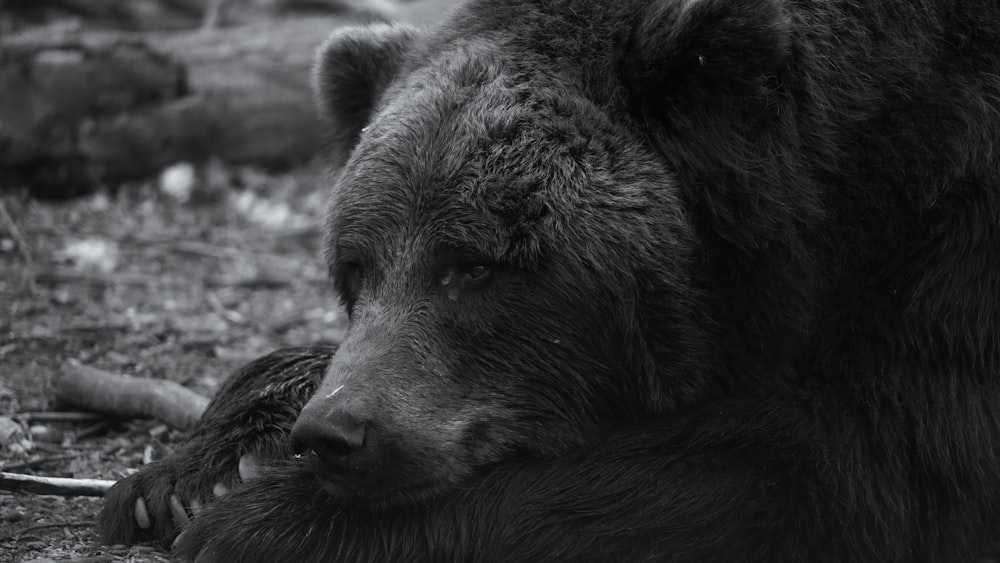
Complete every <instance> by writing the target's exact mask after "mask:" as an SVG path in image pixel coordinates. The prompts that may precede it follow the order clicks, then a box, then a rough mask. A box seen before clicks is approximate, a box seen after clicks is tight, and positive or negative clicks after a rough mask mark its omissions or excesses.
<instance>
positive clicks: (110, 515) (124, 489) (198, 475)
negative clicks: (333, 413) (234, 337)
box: [98, 346, 336, 547]
mask: <svg viewBox="0 0 1000 563" xmlns="http://www.w3.org/2000/svg"><path fill="white" fill-rule="evenodd" d="M335 350H336V348H333V347H324V346H313V347H308V348H288V349H284V350H279V351H277V352H274V353H271V354H268V355H267V356H264V357H262V358H259V359H257V360H254V361H253V362H251V363H249V364H247V365H246V366H244V367H243V368H241V369H240V370H239V371H237V372H236V373H234V374H233V375H232V376H230V377H229V379H228V380H227V381H226V383H225V385H223V386H222V388H221V389H219V392H218V394H217V395H216V396H215V398H214V399H213V400H212V402H211V403H209V405H208V408H207V409H205V413H204V414H203V415H202V417H201V420H200V421H199V424H198V427H197V428H196V429H195V430H194V431H193V432H192V433H191V435H190V436H189V437H188V438H187V440H186V441H185V443H184V446H183V447H182V448H181V449H180V450H179V451H177V452H175V453H174V455H172V456H170V457H168V458H166V459H163V460H159V461H156V462H154V463H152V464H150V465H148V466H146V467H144V468H143V469H142V471H140V472H139V473H137V474H135V475H132V476H130V477H127V478H125V479H122V480H121V481H119V482H118V483H116V484H115V486H114V487H112V489H111V491H109V492H108V495H107V497H105V500H104V508H103V510H102V511H101V515H100V518H99V522H98V527H99V529H100V532H101V538H102V539H103V540H104V541H105V542H107V543H125V544H132V543H137V542H141V541H148V540H151V539H158V540H160V541H161V542H162V543H163V544H164V545H165V546H166V547H169V545H170V542H171V541H172V540H173V538H174V537H175V536H176V535H177V534H178V532H180V530H179V529H178V528H177V526H176V524H175V522H174V520H173V518H172V516H171V511H170V496H171V495H176V496H177V497H178V499H182V502H184V503H185V504H187V502H188V501H190V500H191V499H198V500H199V501H201V502H203V503H205V504H207V503H209V502H210V501H211V499H212V497H213V488H214V486H215V485H216V484H221V485H223V486H225V487H227V488H233V487H235V486H237V485H238V484H239V483H238V482H237V465H238V464H239V460H240V457H241V456H243V455H246V454H250V455H253V456H255V457H256V458H257V459H258V460H259V461H261V462H267V461H270V460H283V459H287V458H288V457H290V456H291V454H292V452H291V448H289V445H288V432H289V431H290V430H291V428H292V424H294V422H295V418H296V417H297V416H298V414H299V411H300V410H301V409H302V406H303V405H304V404H305V403H306V401H307V400H308V399H309V397H310V396H311V395H312V393H313V391H315V389H316V387H317V386H318V385H319V382H320V380H321V379H322V378H323V374H324V373H325V372H326V367H327V365H329V363H330V358H331V357H332V356H333V353H334V351H335ZM138 497H142V498H143V499H144V501H145V503H146V507H147V511H148V512H149V516H150V521H151V523H152V527H151V528H150V529H148V530H143V529H141V528H139V527H138V526H137V525H136V520H135V501H136V499H137V498H138Z"/></svg>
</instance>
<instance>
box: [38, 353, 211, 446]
mask: <svg viewBox="0 0 1000 563" xmlns="http://www.w3.org/2000/svg"><path fill="white" fill-rule="evenodd" d="M51 386H52V390H53V392H54V393H55V395H56V396H57V397H59V398H60V399H62V400H64V401H67V402H69V403H71V404H73V405H76V406H78V407H82V408H85V409H88V410H92V411H94V412H100V413H104V414H110V415H114V416H120V417H134V418H155V419H156V420H159V421H160V422H163V423H164V424H167V425H169V426H171V427H173V428H176V429H178V430H189V429H191V428H193V427H194V425H195V424H196V423H197V422H198V419H200V418H201V414H202V413H203V412H205V407H206V406H207V405H208V401H209V400H208V398H207V397H204V396H202V395H199V394H198V393H195V392H194V391H191V390H190V389H188V388H186V387H184V386H182V385H180V384H178V383H175V382H173V381H168V380H165V379H151V378H148V377H125V376H121V375H118V374H115V373H111V372H107V371H104V370H100V369H97V368H93V367H90V366H85V365H83V364H81V363H80V362H77V361H74V360H71V361H68V362H66V363H64V364H63V365H62V368H61V369H60V371H59V373H57V374H56V375H55V376H53V378H52V382H51Z"/></svg>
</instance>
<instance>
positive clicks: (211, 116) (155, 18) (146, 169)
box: [0, 0, 456, 563]
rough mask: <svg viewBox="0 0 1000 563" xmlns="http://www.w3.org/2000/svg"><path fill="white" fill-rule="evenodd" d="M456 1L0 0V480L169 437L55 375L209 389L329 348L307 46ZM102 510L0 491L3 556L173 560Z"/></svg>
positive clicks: (333, 310) (164, 448) (105, 467)
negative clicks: (240, 371) (112, 535)
mask: <svg viewBox="0 0 1000 563" xmlns="http://www.w3.org/2000/svg"><path fill="white" fill-rule="evenodd" d="M455 3H456V0H410V1H403V0H343V1H338V0H0V472H12V473H19V474H23V475H32V476H43V477H69V478H73V479H105V480H115V479H118V478H121V477H122V476H124V475H127V474H129V473H131V472H133V471H136V470H137V469H138V468H139V467H141V466H142V465H143V464H145V463H149V462H151V461H153V460H155V459H158V458H159V457H162V456H164V455H167V454H168V453H169V452H170V451H172V450H173V449H174V448H175V447H176V445H177V444H178V443H179V442H180V441H181V440H183V436H184V434H183V428H178V427H177V425H171V424H169V423H166V422H164V421H163V420H157V419H152V418H144V417H135V416H122V415H117V416H116V415H115V414H114V413H111V412H102V410H101V409H100V408H94V406H93V405H92V404H91V405H89V406H88V405H84V404H81V403H82V401H80V400H79V397H75V396H73V394H72V393H70V394H68V395H69V396H67V393H66V392H65V389H60V384H59V382H58V380H59V378H60V377H65V376H66V375H67V372H68V371H69V372H71V373H70V375H79V374H80V373H84V374H87V373H100V374H105V375H107V376H108V377H120V378H129V379H132V378H141V379H139V380H140V381H155V382H160V381H165V382H171V384H173V383H176V384H179V385H181V386H183V387H184V388H185V389H186V390H187V391H190V392H191V393H194V394H197V395H199V396H203V397H210V396H211V395H212V394H213V393H214V392H215V390H216V389H217V388H218V387H219V385H220V383H221V382H222V381H224V379H225V378H226V377H227V376H228V374H229V373H230V372H231V371H232V370H233V369H235V368H236V367H238V366H239V365H241V364H243V363H245V362H246V361H248V360H250V359H253V358H254V357H257V356H259V355H262V354H265V353H267V352H269V351H271V350H274V349H276V348H280V347H284V346H296V345H303V344H310V343H316V342H327V343H336V342H338V341H339V340H340V339H341V337H342V335H343V332H344V330H345V328H346V316H345V315H344V314H343V312H342V311H341V309H340V307H339V304H338V303H337V301H336V299H335V297H334V296H333V295H332V293H331V292H330V291H329V288H328V283H327V279H326V273H325V271H324V266H323V264H322V261H321V257H320V254H321V248H320V242H321V235H322V233H321V229H322V221H323V216H324V213H325V205H326V203H325V202H326V192H327V189H328V187H329V171H328V170H327V169H326V166H325V165H324V163H323V158H322V154H321V153H322V144H323V134H324V132H323V127H322V122H321V121H320V120H319V119H318V118H317V115H316V112H315V110H314V108H313V102H312V92H311V89H310V68H311V65H312V58H313V54H314V51H315V50H316V48H317V47H318V46H319V45H320V44H321V43H322V41H323V40H324V39H325V38H326V36H327V35H328V34H329V33H330V32H331V31H332V30H333V29H334V28H336V27H338V26H343V25H349V24H363V23H365V22H371V21H385V20H396V21H405V22H409V23H412V24H415V25H426V24H433V23H435V22H436V21H439V20H440V19H441V18H442V17H443V15H444V14H445V12H446V11H447V10H449V9H451V8H452V7H453V5H454V4H455ZM81 366H82V367H81ZM81 370H91V371H81ZM99 508H100V500H99V499H98V498H90V497H81V496H76V495H70V494H67V495H37V494H30V493H29V494H25V493H15V492H12V491H11V490H9V489H8V490H5V489H4V488H3V486H2V483H0V561H3V562H6V561H18V562H20V561H30V562H33V563H43V562H48V561H59V560H83V561H90V562H100V561H139V562H145V561H168V560H169V559H168V557H167V556H166V555H165V554H163V553H162V552H160V551H158V550H156V549H154V548H151V547H143V546H140V547H124V546H115V547H110V548H109V547H107V546H101V545H99V544H98V543H97V540H96V536H95V535H94V534H93V522H94V519H95V517H96V514H97V511H98V510H99Z"/></svg>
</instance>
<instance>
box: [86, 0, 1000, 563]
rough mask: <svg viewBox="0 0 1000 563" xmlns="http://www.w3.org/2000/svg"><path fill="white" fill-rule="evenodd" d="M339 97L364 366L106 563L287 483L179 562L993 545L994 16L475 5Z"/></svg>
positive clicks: (130, 536) (621, 556)
mask: <svg viewBox="0 0 1000 563" xmlns="http://www.w3.org/2000/svg"><path fill="white" fill-rule="evenodd" d="M316 78H317V85H318V86H317V97H318V101H319V104H320V107H321V108H322V109H323V110H324V112H325V114H326V115H327V116H328V118H329V120H330V128H331V131H332V139H331V153H332V155H331V157H332V159H333V160H334V162H336V163H337V164H342V165H343V167H342V169H341V170H340V171H339V173H338V175H337V176H336V178H335V181H334V188H333V193H332V197H331V204H330V215H329V222H328V230H327V240H326V248H327V256H326V258H327V262H328V266H329V269H330V272H331V275H332V278H333V280H334V285H335V287H336V289H337V291H338V293H339V294H340V296H341V298H342V300H343V302H344V304H345V306H346V308H347V310H348V312H349V314H350V316H351V327H350V330H349V331H348V333H347V335H346V336H345V340H344V342H343V343H342V344H341V346H340V349H339V350H338V351H337V353H336V354H333V355H332V359H331V354H332V351H323V352H320V353H318V354H319V355H318V356H313V355H312V352H308V351H304V352H302V351H300V352H298V353H297V354H298V359H296V360H293V361H292V363H293V364H295V363H296V362H304V363H305V364H307V365H312V366H316V365H324V366H325V365H326V360H327V359H329V365H328V366H327V367H326V368H325V369H326V373H325V375H323V376H322V377H321V376H320V375H318V373H319V371H321V370H320V369H318V368H314V369H310V370H305V371H306V372H308V373H309V374H310V377H308V378H305V379H301V380H299V381H298V386H297V387H295V389H297V392H296V393H293V395H295V398H294V399H293V398H289V399H288V401H287V402H284V403H282V404H283V409H282V412H284V413H286V415H284V416H282V417H279V418H278V420H277V422H276V423H275V424H274V425H273V426H269V427H266V428H262V429H261V431H260V434H261V435H263V436H266V440H267V443H268V444H283V445H281V446H274V447H273V448H263V447H262V446H260V443H262V442H261V440H263V438H252V437H245V438H241V439H237V440H235V442H234V441H233V440H232V439H229V438H231V437H232V436H233V433H234V432H236V430H235V429H234V428H236V427H238V426H239V425H238V424H234V422H233V421H237V420H240V419H239V417H240V416H246V412H255V411H254V410H252V409H251V405H250V403H251V402H252V401H251V400H250V399H251V398H252V397H254V396H258V395H259V394H261V393H263V394H265V395H266V391H267V390H272V391H273V389H274V388H275V387H274V386H276V385H277V386H279V387H280V386H281V384H282V382H284V381H286V380H285V378H286V377H288V371H289V370H288V369H284V370H269V369H266V366H267V365H269V364H270V363H273V362H271V361H269V360H265V361H264V362H263V364H262V365H263V366H264V368H257V369H249V370H247V371H245V372H244V373H243V374H242V375H241V376H238V377H237V379H238V380H239V379H240V378H243V379H247V378H249V379H254V380H255V381H257V383H255V384H247V385H243V386H242V387H241V386H240V385H239V384H233V385H232V386H233V388H241V389H243V391H241V392H231V393H229V394H227V393H226V392H225V391H224V392H223V393H220V396H219V397H218V398H217V399H216V403H218V404H222V405H224V406H225V409H221V407H219V410H225V411H226V412H233V414H232V415H230V416H229V417H228V418H226V417H223V418H225V419H220V418H219V417H216V418H211V417H206V420H205V422H204V425H203V427H204V428H206V429H205V430H204V432H203V435H202V438H200V440H201V443H204V444H207V443H210V442H211V441H213V440H214V441H215V442H217V443H218V442H222V441H223V440H222V438H223V437H226V436H228V437H229V438H227V439H228V441H225V442H224V443H226V444H228V445H227V446H226V448H227V451H226V452H225V453H224V454H223V452H218V451H212V452H209V451H207V450H209V449H210V448H209V447H200V450H198V452H196V453H188V454H184V453H182V454H178V455H179V456H181V457H184V456H187V459H189V460H190V459H191V458H192V457H193V456H195V455H201V456H203V457H202V458H201V459H202V462H201V463H202V464H203V465H204V466H205V467H207V468H209V473H208V474H206V473H204V472H203V473H201V474H199V473H198V472H195V471H193V470H191V469H187V470H185V469H184V468H183V467H184V466H183V465H182V463H181V461H178V459H177V458H173V459H168V460H164V462H161V464H162V465H161V466H159V467H163V468H165V469H155V468H156V467H158V466H155V465H154V466H151V467H150V468H149V469H147V470H145V471H143V472H140V473H139V474H138V475H136V476H134V477H131V478H129V479H127V480H125V481H123V483H121V484H119V485H117V486H116V489H115V490H113V491H112V492H111V494H110V495H109V499H108V501H107V504H106V506H105V510H104V513H103V515H102V524H101V526H102V533H103V537H104V538H105V540H106V541H111V542H116V541H135V540H138V539H141V538H144V537H156V538H159V539H161V540H165V541H169V540H170V539H172V537H173V531H174V530H175V529H176V527H177V524H185V522H186V519H187V516H186V514H185V507H184V506H181V507H180V509H179V510H180V517H178V516H177V514H178V512H177V510H178V508H177V504H178V503H177V502H173V503H171V501H170V500H169V498H170V495H172V494H173V495H175V496H176V495H180V497H179V498H188V499H190V498H202V499H203V498H205V496H206V495H207V494H208V493H207V491H209V490H210V489H211V487H212V481H213V479H222V478H225V477H224V475H229V476H232V475H234V474H235V473H236V471H237V469H236V461H235V460H237V459H239V458H238V455H242V454H244V453H250V454H253V455H256V456H257V457H259V458H261V459H263V460H265V461H267V463H266V464H265V467H263V468H262V469H261V472H260V473H261V474H260V476H259V477H257V478H256V479H253V480H248V481H247V482H245V483H243V484H242V485H240V486H238V487H235V488H234V490H233V491H232V492H231V493H229V494H227V495H224V496H222V498H220V499H218V500H216V501H215V502H213V503H212V504H211V506H208V507H207V508H204V509H203V510H202V509H200V502H199V503H198V507H199V509H198V510H197V512H199V515H197V517H195V518H193V519H192V520H191V522H190V524H187V525H186V529H185V531H184V533H183V534H182V535H181V536H180V537H179V538H178V539H177V542H176V544H175V546H176V548H177V551H178V553H179V554H180V555H182V556H185V557H190V558H195V557H197V560H198V561H200V562H205V561H220V562H221V561H261V562H264V561H332V560H346V561H638V560H654V561H684V562H706V561H762V562H763V561H766V562H777V561H810V562H813V561H815V562H822V561H831V562H844V561H860V562H869V561H880V562H913V561H940V562H953V561H967V560H971V559H972V558H973V557H974V556H975V554H976V553H977V550H978V549H979V548H980V546H981V545H982V544H983V542H984V541H986V540H988V539H990V537H991V532H994V531H995V530H993V529H992V527H993V526H994V525H995V523H996V522H997V517H998V516H1000V514H998V511H1000V4H998V3H996V2H985V1H983V2H964V3H962V2H953V1H948V0H886V1H883V2H879V3H870V2H868V3H862V2H858V1H856V0H828V1H824V2H807V1H804V0H797V1H796V0H642V1H640V0H622V1H620V2H599V1H597V0H508V1H505V2H496V1H492V0H473V1H472V2H470V3H468V4H466V5H464V6H461V7H460V8H458V9H457V10H456V11H455V12H454V13H453V14H452V15H451V16H450V18H449V19H448V20H447V21H446V22H444V23H443V24H442V25H440V26H439V27H438V28H436V29H434V30H432V31H429V32H425V31H418V30H413V29H410V28H406V27H400V26H391V25H374V26H371V27H367V28H351V29H345V30H339V31H337V32H336V33H334V35H333V37H332V38H331V39H330V40H329V42H328V43H327V44H326V45H325V46H324V47H323V49H322V50H321V53H320V58H319V63H318V65H317V73H316ZM292 356H296V354H292ZM317 357H318V358H319V359H317ZM291 371H295V370H291ZM279 372H280V373H279ZM261 373H263V375H261ZM282 373H283V374H284V375H281V374H282ZM320 379H322V381H321V382H319V380H320ZM306 380H308V381H306ZM265 382H266V383H265ZM317 385H318V387H317ZM286 388H287V386H286ZM314 388H315V390H316V392H315V394H313V395H312V398H311V399H310V400H309V401H308V402H307V403H306V404H305V406H304V407H303V408H302V410H301V412H300V413H299V415H298V418H297V421H296V422H295V423H294V425H292V423H291V417H290V416H287V412H288V409H292V410H293V411H297V410H298V408H299V407H300V406H301V405H302V403H303V402H304V396H305V394H306V393H307V392H308V393H311V392H312V391H313V390H314ZM303 390H306V391H303ZM241 393H242V394H241ZM253 408H254V409H255V408H256V407H253ZM241 409H243V410H241ZM239 412H243V414H239ZM227 433H228V434H227ZM289 433H290V441H285V440H287V438H286V436H287V435H288V434H289ZM215 434H217V435H219V437H218V438H214V437H212V438H210V437H206V436H213V435H215ZM224 435H225V436H224ZM254 440H257V442H256V443H255V442H254ZM265 450H266V451H265ZM192 451H194V450H192ZM293 451H295V452H298V453H299V456H298V457H291V453H292V452H293ZM223 455H225V456H228V457H225V458H223ZM188 463H194V462H190V461H189V462H188ZM156 471H159V472H160V475H161V476H160V477H159V478H156V479H154V478H153V477H154V476H155V472H156ZM144 475H145V476H144ZM163 475H167V477H163ZM229 479H231V477H229ZM199 495H200V496H199ZM137 499H145V501H146V506H147V507H148V508H149V512H150V513H151V514H150V516H151V518H152V520H153V521H154V522H155V525H154V527H153V528H152V529H141V528H140V527H137V526H136V525H135V523H134V522H135V509H134V506H135V505H136V502H137ZM171 504H173V505H174V506H173V512H171V506H170V505H171ZM182 504H183V503H182ZM187 508H188V509H189V510H190V509H191V507H190V506H188V507H187ZM190 511H191V512H195V511H194V510H190ZM171 514H173V516H171ZM162 522H166V524H163V523H162Z"/></svg>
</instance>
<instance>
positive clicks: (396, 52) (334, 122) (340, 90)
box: [313, 24, 416, 166]
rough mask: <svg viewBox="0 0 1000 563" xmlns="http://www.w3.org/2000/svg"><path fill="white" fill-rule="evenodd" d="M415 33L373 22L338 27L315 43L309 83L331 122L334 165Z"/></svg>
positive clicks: (346, 152)
mask: <svg viewBox="0 0 1000 563" xmlns="http://www.w3.org/2000/svg"><path fill="white" fill-rule="evenodd" d="M415 37H416V31H415V30H414V29H412V28H409V27H405V26H398V25H387V24H376V25H370V26H365V27H348V28H343V29H339V30H337V31H335V32H334V33H333V34H332V35H331V36H330V38H329V39H327V41H326V43H324V44H323V46H322V47H320V49H319V52H318V53H317V58H316V66H315V69H314V75H313V79H314V80H313V84H314V89H315V93H316V101H317V103H318V105H319V109H320V112H321V113H322V114H323V115H324V116H325V117H326V118H327V119H328V120H329V121H330V125H331V129H332V130H331V135H332V137H331V141H332V144H333V147H332V150H333V155H332V157H333V160H334V164H335V165H337V166H340V165H342V164H343V163H344V161H345V160H346V159H347V157H348V155H349V154H350V152H351V150H352V149H353V148H354V145H355V144H357V142H358V137H359V136H360V135H361V130H362V128H364V127H365V125H367V124H368V121H369V120H370V119H371V114H372V111H373V110H374V108H375V106H376V104H377V103H378V99H379V97H380V96H381V95H382V93H383V92H384V91H385V90H386V88H388V86H389V84H390V83H391V82H392V80H393V79H394V78H395V77H396V75H397V74H398V73H399V71H400V66H401V65H402V63H403V61H404V59H405V57H406V52H407V51H408V50H409V48H410V45H411V44H412V43H413V40H414V38H415Z"/></svg>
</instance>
